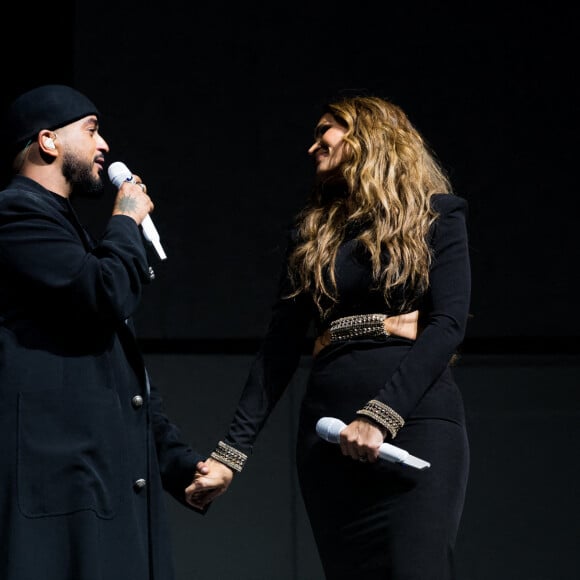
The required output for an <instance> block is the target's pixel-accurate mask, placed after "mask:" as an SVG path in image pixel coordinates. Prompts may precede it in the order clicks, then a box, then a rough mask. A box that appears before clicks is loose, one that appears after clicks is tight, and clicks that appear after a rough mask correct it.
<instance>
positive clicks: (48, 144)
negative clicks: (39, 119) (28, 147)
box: [44, 137, 54, 149]
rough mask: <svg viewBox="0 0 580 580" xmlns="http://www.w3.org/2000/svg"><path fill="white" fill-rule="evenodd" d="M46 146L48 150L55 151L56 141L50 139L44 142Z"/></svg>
mask: <svg viewBox="0 0 580 580" xmlns="http://www.w3.org/2000/svg"><path fill="white" fill-rule="evenodd" d="M44 145H45V147H46V148H47V149H54V141H53V140H52V139H51V138H50V137H47V138H46V139H45V140H44Z"/></svg>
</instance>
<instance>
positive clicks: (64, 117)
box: [0, 85, 99, 152]
mask: <svg viewBox="0 0 580 580" xmlns="http://www.w3.org/2000/svg"><path fill="white" fill-rule="evenodd" d="M98 114H99V111H98V109H97V107H96V106H95V105H94V103H93V102H92V101H91V100H90V99H88V98H87V97H85V95H83V94H82V93H81V92H79V91H77V90H76V89H73V88H72V87H68V86H66V85H43V86H40V87H36V88H34V89H32V90H30V91H27V92H26V93H24V94H22V95H20V96H19V97H17V98H16V99H15V100H14V101H13V102H12V104H11V105H10V106H9V108H8V109H7V111H6V112H5V113H4V116H3V119H2V126H1V128H0V133H1V136H2V143H3V146H4V147H5V148H6V149H7V150H9V151H12V152H17V151H18V150H19V149H21V148H22V147H23V146H24V145H25V144H26V142H27V141H28V140H30V139H33V138H34V137H35V136H36V135H37V134H38V132H39V131H41V130H42V129H49V130H53V129H58V128H59V127H64V126H65V125H68V124H69V123H73V122H74V121H78V120H79V119H82V118H83V117H87V116H88V115H97V116H98Z"/></svg>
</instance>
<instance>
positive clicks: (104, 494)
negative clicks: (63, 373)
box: [18, 389, 124, 519]
mask: <svg viewBox="0 0 580 580" xmlns="http://www.w3.org/2000/svg"><path fill="white" fill-rule="evenodd" d="M122 433H123V431H122V419H121V412H120V408H119V404H118V401H117V397H116V394H115V393H114V392H112V391H107V390H103V391H100V392H90V391H83V392H82V393H79V392H75V391H71V390H70V389H67V390H64V389H51V390H46V391H40V392H23V393H20V394H19V397H18V502H19V506H20V510H21V512H22V513H23V514H24V515H25V516H28V517H45V516H54V515H63V514H70V513H74V512H78V511H83V510H92V511H94V512H95V513H96V514H97V516H99V517H101V518H106V519H109V518H112V517H114V515H115V513H116V511H117V509H118V504H119V501H120V493H121V491H120V480H121V479H122V476H121V474H122V472H123V464H124V461H123V452H122V448H121V445H122V443H121V442H122V441H123V440H124V438H123V436H122Z"/></svg>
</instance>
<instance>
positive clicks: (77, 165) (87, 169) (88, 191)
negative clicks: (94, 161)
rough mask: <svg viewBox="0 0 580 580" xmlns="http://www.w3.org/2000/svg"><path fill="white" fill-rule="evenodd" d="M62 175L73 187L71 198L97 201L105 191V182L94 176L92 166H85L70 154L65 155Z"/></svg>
mask: <svg viewBox="0 0 580 580" xmlns="http://www.w3.org/2000/svg"><path fill="white" fill-rule="evenodd" d="M62 174H63V176H64V178H65V179H66V180H67V181H68V182H69V183H70V184H71V186H72V192H71V196H75V197H88V198H91V199H96V198H99V197H102V195H103V193H104V191H105V186H104V184H103V180H102V179H101V178H100V177H94V176H93V174H92V165H88V164H83V163H81V162H80V161H79V160H78V158H76V157H74V156H72V155H70V154H68V153H65V155H64V159H63V164H62Z"/></svg>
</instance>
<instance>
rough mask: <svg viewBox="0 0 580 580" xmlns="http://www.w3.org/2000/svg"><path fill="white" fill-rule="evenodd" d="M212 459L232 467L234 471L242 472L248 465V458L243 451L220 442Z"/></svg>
mask: <svg viewBox="0 0 580 580" xmlns="http://www.w3.org/2000/svg"><path fill="white" fill-rule="evenodd" d="M210 457H213V458H214V459H215V460H216V461H219V462H220V463H223V464H224V465H227V466H228V467H231V468H232V469H233V470H234V471H237V472H240V471H242V469H243V467H244V463H246V459H248V456H247V455H246V454H245V453H242V452H241V451H238V450H237V449H236V448H235V447H232V446H231V445H228V444H227V443H224V442H223V441H219V442H218V444H217V447H216V448H215V449H214V451H212V452H211V454H210Z"/></svg>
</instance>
